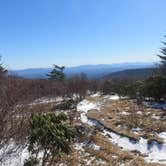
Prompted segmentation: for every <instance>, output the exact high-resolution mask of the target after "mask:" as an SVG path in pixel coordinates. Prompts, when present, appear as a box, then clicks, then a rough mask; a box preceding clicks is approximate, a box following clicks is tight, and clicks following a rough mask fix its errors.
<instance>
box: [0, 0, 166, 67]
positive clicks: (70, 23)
mask: <svg viewBox="0 0 166 166" xmlns="http://www.w3.org/2000/svg"><path fill="white" fill-rule="evenodd" d="M165 6H166V0H0V54H1V55H2V60H3V62H4V64H5V65H6V66H7V67H8V68H9V69H21V68H32V67H48V66H51V65H52V64H58V65H66V66H76V65H83V64H111V63H121V62H136V61H140V62H142V61H146V62H147V61H157V60H158V58H157V57H156V54H157V53H158V50H159V48H160V47H161V46H162V44H161V43H160V41H162V40H164V38H163V35H164V34H166V12H165Z"/></svg>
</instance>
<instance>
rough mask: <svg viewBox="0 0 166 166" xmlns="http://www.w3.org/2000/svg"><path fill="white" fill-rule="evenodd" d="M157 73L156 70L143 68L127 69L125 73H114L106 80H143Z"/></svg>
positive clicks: (105, 77)
mask: <svg viewBox="0 0 166 166" xmlns="http://www.w3.org/2000/svg"><path fill="white" fill-rule="evenodd" d="M154 72H155V70H154V68H143V69H127V70H123V71H118V72H113V73H110V74H108V75H106V76H104V77H103V78H104V79H109V78H134V79H143V78H147V77H149V76H151V75H152V74H153V73H154Z"/></svg>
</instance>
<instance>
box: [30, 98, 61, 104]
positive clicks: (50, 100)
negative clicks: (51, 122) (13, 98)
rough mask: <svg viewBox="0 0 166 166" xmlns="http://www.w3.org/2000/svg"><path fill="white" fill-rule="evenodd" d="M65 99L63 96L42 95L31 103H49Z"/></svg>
mask: <svg viewBox="0 0 166 166" xmlns="http://www.w3.org/2000/svg"><path fill="white" fill-rule="evenodd" d="M63 100H64V99H63V98H62V97H42V98H39V99H36V100H34V101H33V102H32V103H30V104H29V105H36V104H48V103H54V102H61V101H63Z"/></svg>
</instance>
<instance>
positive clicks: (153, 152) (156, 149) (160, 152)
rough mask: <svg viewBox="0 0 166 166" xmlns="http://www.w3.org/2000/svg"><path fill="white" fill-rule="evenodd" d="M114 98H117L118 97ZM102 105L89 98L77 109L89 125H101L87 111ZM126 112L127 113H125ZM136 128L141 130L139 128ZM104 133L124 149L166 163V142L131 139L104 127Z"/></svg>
mask: <svg viewBox="0 0 166 166" xmlns="http://www.w3.org/2000/svg"><path fill="white" fill-rule="evenodd" d="M114 99H117V98H116V97H115V98H114ZM99 106H100V105H99V104H98V103H91V102H89V101H87V100H83V101H82V102H80V103H79V104H78V106H77V110H78V111H80V112H81V120H82V121H83V122H84V123H88V124H89V125H94V126H98V125H99V126H100V127H101V124H100V123H97V121H96V120H92V119H88V117H87V116H86V113H87V112H88V111H89V110H92V109H97V110H99V109H100V107H99ZM125 114H126V113H125ZM135 130H137V131H140V129H139V128H136V129H135ZM103 135H104V136H107V137H108V139H109V140H110V141H111V142H112V143H114V144H117V145H118V146H119V147H121V148H123V149H124V150H129V151H138V152H140V153H141V154H142V155H145V156H146V157H145V160H146V161H147V162H158V163H162V164H163V163H164V164H166V144H160V143H158V142H156V141H152V142H150V143H149V142H148V140H147V139H145V138H142V137H141V138H140V139H139V141H134V140H130V139H129V138H128V137H127V136H121V135H119V134H117V133H115V132H112V131H108V130H106V129H103ZM160 136H161V137H164V138H165V137H166V133H160Z"/></svg>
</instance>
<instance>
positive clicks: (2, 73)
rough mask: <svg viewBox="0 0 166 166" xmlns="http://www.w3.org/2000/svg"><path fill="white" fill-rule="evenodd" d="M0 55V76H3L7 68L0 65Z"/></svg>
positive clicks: (0, 63)
mask: <svg viewBox="0 0 166 166" xmlns="http://www.w3.org/2000/svg"><path fill="white" fill-rule="evenodd" d="M2 65H3V64H2V62H1V56H0V76H4V75H5V74H6V73H7V70H6V69H5V68H4V67H3V66H2Z"/></svg>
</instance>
